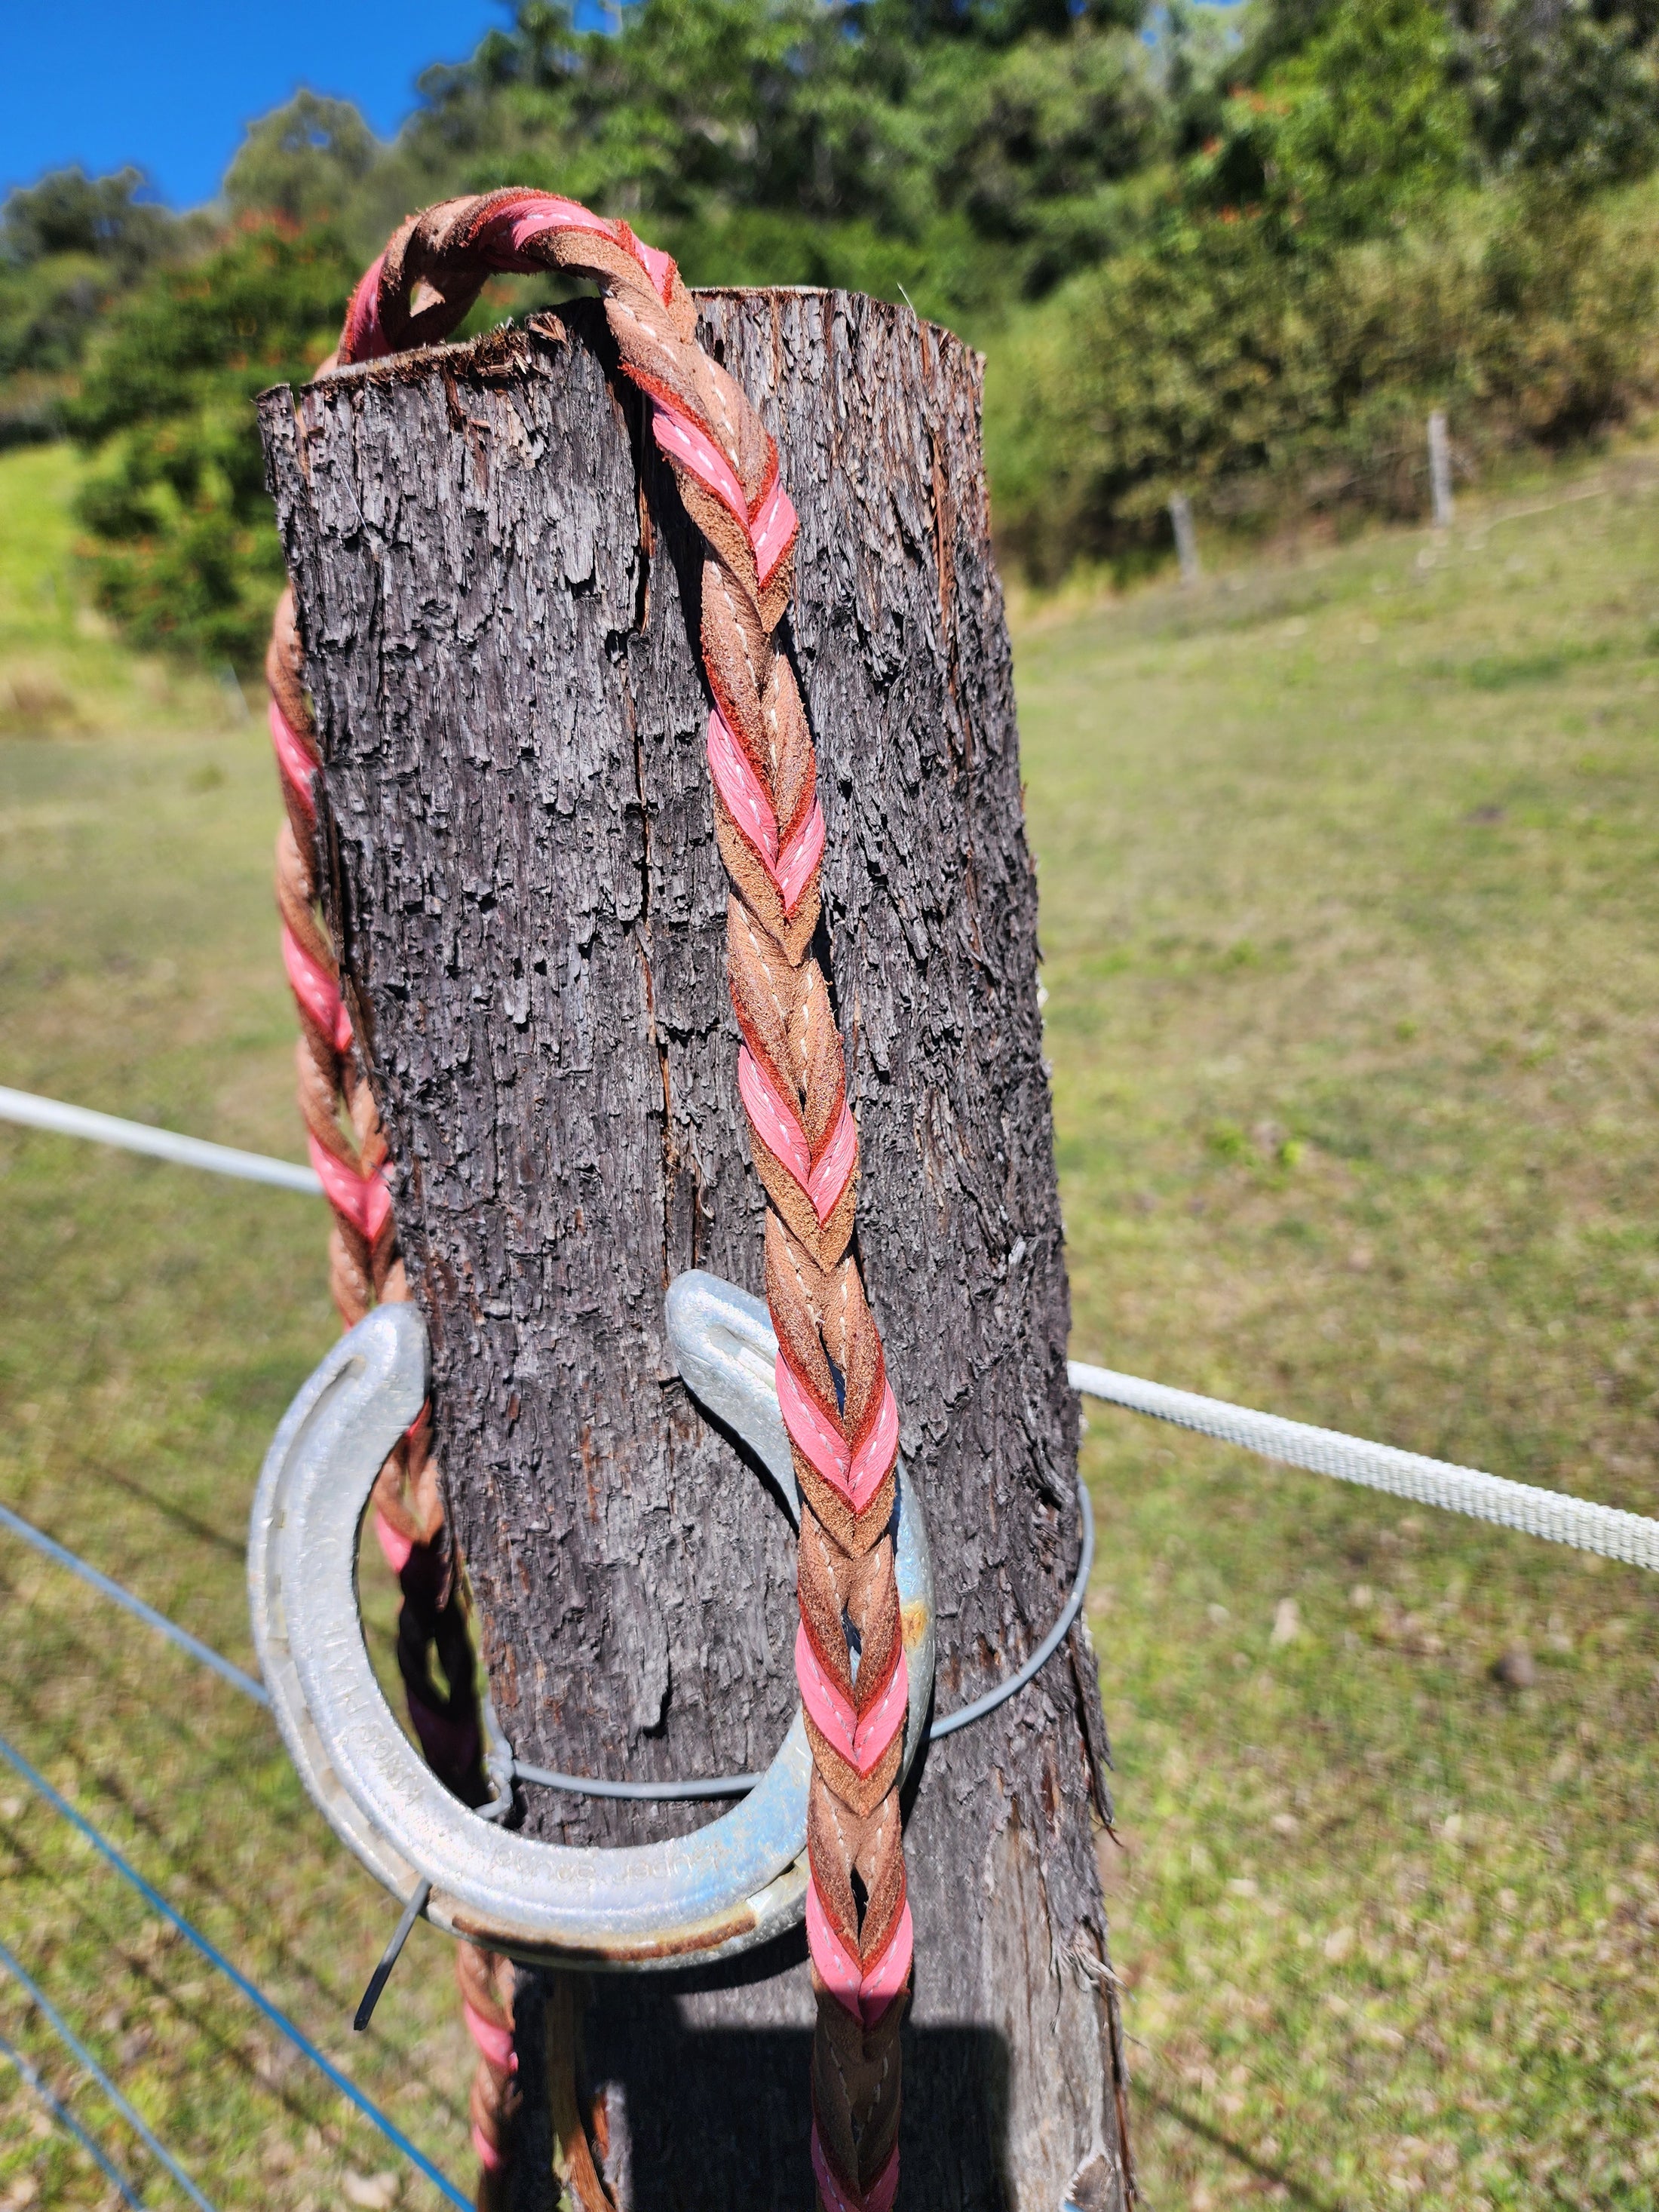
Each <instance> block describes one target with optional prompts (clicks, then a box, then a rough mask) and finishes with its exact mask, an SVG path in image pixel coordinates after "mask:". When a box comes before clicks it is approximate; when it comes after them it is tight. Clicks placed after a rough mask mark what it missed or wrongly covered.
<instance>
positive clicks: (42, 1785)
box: [0, 1736, 473, 2212]
mask: <svg viewBox="0 0 1659 2212" xmlns="http://www.w3.org/2000/svg"><path fill="white" fill-rule="evenodd" d="M0 1758H3V1759H5V1760H6V1762H7V1764H8V1765H9V1766H10V1767H12V1769H13V1770H14V1771H15V1772H16V1773H18V1774H20V1775H21V1777H22V1778H23V1779H24V1781H25V1782H27V1784H28V1785H29V1787H30V1788H31V1789H32V1790H34V1791H35V1793H36V1794H37V1796H41V1797H44V1798H45V1799H46V1802H47V1804H49V1805H50V1806H51V1807H52V1810H53V1811H54V1812H55V1813H57V1814H58V1815H59V1816H60V1818H62V1819H63V1820H67V1821H68V1822H69V1823H70V1826H71V1827H73V1828H74V1829H76V1831H77V1832H79V1833H80V1834H81V1835H82V1836H84V1837H85V1838H86V1839H87V1841H88V1843H89V1844H91V1845H92V1847H93V1849H94V1850H95V1851H96V1852H97V1853H98V1854H99V1856H100V1857H101V1858H102V1859H103V1860H104V1861H105V1862H106V1864H107V1865H109V1866H112V1867H113V1868H114V1869H115V1871H116V1873H117V1874H118V1875H120V1876H121V1878H122V1880H123V1881H126V1882H130V1883H131V1886H132V1887H133V1888H134V1889H136V1890H137V1893H138V1894H139V1896H140V1897H142V1898H143V1900H144V1902H145V1903H146V1904H147V1905H149V1907H150V1909H151V1911H155V1912H159V1913H160V1914H161V1917H162V1918H163V1919H165V1920H167V1921H168V1922H170V1923H171V1924H172V1925H173V1927H174V1928H176V1929H178V1931H179V1934H180V1935H181V1936H184V1937H185V1940H186V1942H190V1943H192V1944H194V1946H195V1947H196V1948H197V1950H198V1951H199V1952H200V1953H201V1954H202V1956H203V1957H204V1959H205V1960H207V1961H208V1963H209V1964H210V1966H216V1967H217V1968H218V1970H219V1972H221V1973H222V1975H223V1976H224V1977H225V1978H226V1980H227V1981H229V1982H233V1983H234V1984H235V1986H236V1987H237V1988H238V1989H239V1990H240V1991H241V1993H242V1995H243V1996H245V1997H246V1999H247V2001H248V2002H249V2003H250V2004H251V2005H252V2006H253V2008H254V2009H255V2010H256V2011H257V2012H258V2013H260V2014H262V2015H264V2018H265V2019H266V2020H268V2021H270V2024H271V2026H272V2027H274V2028H276V2031H277V2032H278V2033H279V2034H281V2035H283V2036H285V2037H286V2038H287V2039H288V2040H289V2042H290V2043H291V2044H292V2045H294V2047H295V2050H296V2051H301V2052H303V2054H304V2055H305V2057H307V2058H308V2059H309V2060H310V2061H311V2063H312V2064H313V2066H314V2067H315V2068H316V2069H317V2070H318V2072H319V2074H322V2075H325V2077H326V2078H327V2080H329V2081H331V2082H332V2083H333V2085H334V2087H336V2088H337V2090H338V2091H339V2092H340V2094H341V2095H342V2096H343V2097H344V2098H346V2099H347V2100H349V2102H350V2103H351V2104H353V2105H355V2106H356V2108H357V2110H358V2111H359V2112H361V2113H362V2116H363V2118H365V2119H366V2120H368V2121H369V2122H370V2123H371V2124H372V2125H374V2127H376V2128H378V2129H379V2130H380V2133H381V2134H382V2135H383V2136H385V2137H386V2141H387V2142H389V2143H391V2144H392V2145H393V2147H394V2148H396V2149H398V2150H399V2151H401V2152H402V2153H403V2154H404V2157H405V2158H406V2159H407V2160H409V2161H410V2165H411V2166H416V2167H417V2168H418V2169H419V2171H420V2172H422V2173H423V2174H424V2175H425V2176H426V2178H427V2179H428V2181H429V2182H430V2183H431V2184H432V2185H433V2187H434V2188H435V2190H437V2191H438V2192H439V2194H440V2195H441V2197H444V2198H445V2200H446V2201H447V2203H451V2204H453V2205H456V2206H458V2207H459V2212H473V2207H472V2200H471V2197H464V2196H462V2194H461V2192H460V2191H459V2189H457V2187H456V2186H455V2185H454V2183H453V2181H451V2180H450V2179H449V2178H448V2176H447V2174H445V2173H443V2172H441V2171H440V2169H439V2168H438V2167H437V2166H435V2165H434V2164H433V2163H432V2160H430V2159H429V2158H428V2156H427V2155H426V2154H425V2152H424V2151H422V2150H419V2149H417V2148H416V2146H415V2144H413V2143H412V2142H410V2140H409V2137H408V2136H406V2135H404V2132H403V2130H402V2129H401V2128H399V2127H398V2125H397V2124H396V2123H395V2122H394V2121H392V2120H391V2119H389V2118H387V2117H386V2114H385V2113H384V2112H382V2111H381V2110H380V2106H378V2105H376V2104H374V2102H373V2100H371V2099H369V2098H368V2097H367V2096H365V2095H364V2093H363V2092H362V2090H361V2089H360V2088H359V2087H357V2085H356V2082H355V2081H352V2080H351V2078H350V2076H349V2075H345V2074H343V2073H342V2072H341V2071H340V2069H339V2068H338V2067H337V2065H336V2064H335V2063H334V2062H333V2060H332V2059H331V2058H329V2057H325V2055H324V2053H323V2052H322V2051H319V2049H318V2048H317V2045H315V2044H314V2043H313V2041H312V2040H311V2038H310V2037H309V2036H308V2035H307V2034H306V2033H305V2032H304V2031H303V2029H301V2028H299V2027H295V2024H294V2022H293V2021H291V2020H290V2019H289V2017H288V2015H287V2014H286V2013H284V2012H283V2011H282V2010H281V2009H280V2008H278V2007H277V2006H276V2005H275V2004H273V2003H272V2002H271V2001H270V1998H269V1997H268V1996H266V1995H265V1993H264V1990H262V1989H260V1988H259V1987H258V1985H257V1984H255V1983H253V1982H251V1981H249V1979H248V1978H247V1976H246V1974H245V1973H243V1972H241V1971H240V1968H239V1967H236V1966H232V1964H231V1962H230V1960H228V1958H226V1956H225V1954H224V1953H223V1952H222V1951H221V1950H220V1949H219V1948H218V1947H217V1946H216V1944H213V1943H210V1942H209V1941H208V1939H207V1937H206V1936H204V1935H203V1933H202V1931H201V1929H199V1928H197V1927H195V1926H193V1925H192V1923H191V1922H190V1921H188V1920H186V1919H185V1916H184V1914H183V1913H182V1912H180V1911H178V1909H177V1908H176V1907H175V1906H173V1905H169V1904H168V1902H167V1899H166V1898H165V1897H163V1896H162V1894H161V1891H160V1890H159V1889H156V1888H155V1887H154V1886H153V1885H152V1884H151V1883H149V1882H147V1881H145V1880H144V1877H143V1875H141V1874H140V1873H139V1872H138V1870H137V1868H136V1867H133V1866H131V1865H129V1863H127V1861H126V1860H125V1858H123V1857H122V1856H121V1854H120V1852H119V1851H118V1850H116V1848H115V1846H114V1844H112V1843H111V1842H110V1841H109V1839H108V1838H107V1837H106V1836H104V1835H102V1834H101V1833H100V1832H99V1830H98V1829H96V1828H94V1826H93V1825H92V1823H91V1821H90V1820H88V1819H87V1818H86V1817H85V1815H84V1814H81V1813H78V1812H77V1811H76V1808H75V1807H74V1806H73V1805H71V1804H70V1802H69V1800H68V1799H67V1798H66V1797H64V1796H60V1795H59V1794H58V1791H57V1790H54V1789H53V1788H52V1784H51V1783H50V1782H48V1781H47V1780H46V1776H45V1775H44V1774H41V1773H40V1772H39V1771H38V1770H37V1769H36V1768H34V1767H33V1766H31V1765H30V1764H29V1762H28V1760H27V1759H25V1758H24V1756H23V1754H22V1753H21V1752H20V1751H18V1750H17V1749H16V1748H15V1747H14V1746H13V1745H12V1744H10V1743H9V1742H8V1741H6V1739H5V1737H4V1736H0Z"/></svg>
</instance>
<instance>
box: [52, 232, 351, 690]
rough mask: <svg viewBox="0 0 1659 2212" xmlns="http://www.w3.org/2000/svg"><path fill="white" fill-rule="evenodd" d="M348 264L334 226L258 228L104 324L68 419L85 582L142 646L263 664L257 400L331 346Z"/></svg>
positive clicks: (265, 596) (263, 528)
mask: <svg viewBox="0 0 1659 2212" xmlns="http://www.w3.org/2000/svg"><path fill="white" fill-rule="evenodd" d="M355 275H356V259H355V257H354V256H353V255H352V254H351V252H349V249H348V248H347V247H346V246H345V245H344V244H343V241H342V240H341V239H340V238H339V236H338V234H337V233H336V232H335V231H333V230H331V229H329V228H321V227H318V228H312V229H309V230H305V231H298V230H295V229H294V228H292V227H289V226H284V225H281V224H278V223H276V222H270V221H258V220H252V221H250V222H249V224H248V225H247V227H246V228H241V229H240V230H238V231H235V232H234V233H233V234H231V235H230V236H229V238H228V239H227V240H225V241H224V242H223V243H222V245H220V246H218V247H216V249H215V251H213V252H211V253H210V254H208V255H207V256H205V257H204V258H202V259H199V260H197V261H196V262H194V263H192V264H190V265H189V266H188V267H185V268H179V269H163V270H159V271H157V272H156V273H155V274H154V275H153V276H151V278H150V279H149V282H147V283H144V284H143V285H142V286H140V287H139V288H138V289H136V290H135V291H134V292H132V293H131V294H130V295H128V296H127V298H126V299H125V300H124V301H122V302H121V303H120V304H119V306H118V307H117V309H116V311H115V313H113V315H112V318H111V319H110V323H109V325H108V327H107V329H106V331H105V332H104V334H103V337H102V339H101V342H100V344H99V346H98V347H97V349H96V350H95V352H94V355H93V357H92V359H91V360H90V362H89V363H88V371H87V374H86V378H85V381H84V385H83V387H82V392H81V393H80V396H79V398H77V399H76V402H75V403H74V404H73V406H72V408H71V410H70V427H71V428H72V430H73V433H74V435H75V436H76V439H77V440H78V441H79V442H80V443H81V444H82V446H83V447H88V449H95V450H96V451H97V452H98V453H99V462H98V465H97V467H96V468H95V470H94V471H93V473H92V474H91V476H90V477H88V482H87V483H86V485H85V487H84V488H83V489H82V494H81V499H80V506H79V513H80V518H81V520H82V522H83V523H84V524H85V526H86V527H87V529H88V532H90V533H91V544H90V547H89V549H88V557H89V561H90V565H91V570H92V575H93V580H94V590H95V592H96V595H97V598H98V600H99V603H100V605H102V606H103V607H104V608H105V609H106V611H108V612H109V613H110V614H111V615H112V616H113V617H114V618H115V620H116V621H117V622H118V623H119V624H120V626H121V628H122V629H123V630H124V631H125V633H126V635H128V636H130V637H131V638H132V639H133V640H134V641H136V642H137V643H139V644H142V645H145V646H149V647H167V648H169V649H172V650H179V651H187V652H191V653H201V654H205V655H207V656H208V657H210V658H212V659H226V658H228V659H231V660H233V661H234V662H235V663H237V665H241V666H246V665H252V663H253V662H254V661H255V660H257V659H258V654H259V653H260V652H261V651H262V649H263V641H264V632H265V630H266V629H267V628H268V626H269V623H270V607H271V602H272V601H273V600H274V599H275V598H276V593H277V592H278V590H279V589H280V588H281V582H282V560H281V555H280V552H279V550H278V547H277V544H276V533H275V532H274V531H273V530H272V529H271V526H270V502H269V501H268V499H267V497H266V495H265V487H264V464H263V461H262V459H261V455H260V451H259V441H258V435H257V431H256V428H255V424H254V420H253V414H252V405H251V402H252V398H253V396H254V394H255V393H256V392H260V391H262V390H263V389H264V387H265V386H268V385H271V384H277V383H281V382H283V381H285V380H295V381H303V380H305V379H306V378H307V377H308V376H309V375H310V374H312V372H313V369H314V368H315V366H316V364H317V362H318V361H319V358H320V357H321V356H323V355H325V354H326V353H327V352H329V351H330V350H331V348H332V347H333V345H334V343H335V341H336V339H337V335H338V331H339V326H340V321H341V318H342V316H343V313H344V309H345V303H346V301H347V299H348V297H349V293H350V289H351V285H352V283H353V281H354V277H355Z"/></svg>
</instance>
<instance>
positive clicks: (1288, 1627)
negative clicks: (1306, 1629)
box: [1268, 1597, 1302, 1650]
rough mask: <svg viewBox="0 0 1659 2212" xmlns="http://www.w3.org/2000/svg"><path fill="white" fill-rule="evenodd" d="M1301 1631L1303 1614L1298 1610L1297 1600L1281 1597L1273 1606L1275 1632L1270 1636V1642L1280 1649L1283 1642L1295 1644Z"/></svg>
mask: <svg viewBox="0 0 1659 2212" xmlns="http://www.w3.org/2000/svg"><path fill="white" fill-rule="evenodd" d="M1301 1633H1302V1615H1301V1614H1300V1613H1298V1612H1297V1605H1296V1600H1295V1599H1294V1598H1293V1597H1282V1598H1280V1599H1279V1603H1278V1604H1277V1605H1276V1606H1275V1607H1273V1634H1272V1636H1271V1637H1270V1638H1268V1641H1269V1643H1271V1644H1272V1645H1273V1649H1274V1650H1279V1647H1280V1646H1281V1645H1282V1644H1294V1643H1295V1641H1296V1639H1297V1637H1298V1636H1300V1635H1301Z"/></svg>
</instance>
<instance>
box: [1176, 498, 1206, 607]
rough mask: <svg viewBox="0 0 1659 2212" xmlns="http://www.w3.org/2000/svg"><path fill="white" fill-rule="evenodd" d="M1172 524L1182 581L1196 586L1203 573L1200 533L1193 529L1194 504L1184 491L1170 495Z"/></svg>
mask: <svg viewBox="0 0 1659 2212" xmlns="http://www.w3.org/2000/svg"><path fill="white" fill-rule="evenodd" d="M1170 526H1171V527H1172V528H1173V529H1174V531H1175V542H1176V560H1177V561H1178V562H1180V563H1181V580H1182V583H1183V584H1195V583H1196V582H1197V581H1198V580H1199V577H1200V575H1201V574H1202V573H1203V571H1202V570H1201V569H1200V567H1199V565H1198V532H1197V531H1196V530H1194V527H1193V503H1192V501H1191V500H1189V499H1188V496H1187V495H1186V493H1185V492H1184V491H1176V492H1171V493H1170Z"/></svg>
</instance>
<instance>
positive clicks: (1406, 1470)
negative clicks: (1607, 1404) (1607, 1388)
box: [1071, 1359, 1659, 1573]
mask: <svg viewBox="0 0 1659 2212" xmlns="http://www.w3.org/2000/svg"><path fill="white" fill-rule="evenodd" d="M1071 1378H1072V1387H1073V1389H1074V1390H1079V1391H1081V1392H1082V1393H1083V1394H1084V1395H1085V1397H1090V1398H1098V1399H1101V1400H1102V1401H1104V1402H1105V1403H1106V1404H1107V1405H1110V1406H1120V1407H1124V1408H1125V1409H1126V1410H1127V1411H1128V1412H1130V1413H1146V1414H1148V1415H1150V1416H1151V1418H1152V1419H1153V1420H1155V1421H1170V1422H1172V1423H1174V1425H1176V1427H1177V1428H1182V1429H1193V1430H1196V1431H1198V1433H1199V1434H1200V1436H1206V1437H1217V1438H1218V1440H1219V1441H1220V1442H1222V1443H1230V1444H1237V1445H1239V1446H1241V1447H1242V1448H1243V1449H1244V1450H1245V1451H1250V1452H1255V1453H1256V1454H1258V1455H1259V1456H1260V1457H1261V1458H1262V1459H1272V1460H1279V1461H1281V1462H1284V1463H1285V1465H1286V1466H1289V1467H1304V1468H1310V1469H1311V1470H1312V1472H1313V1473H1314V1474H1328V1475H1331V1476H1333V1477H1334V1479H1335V1480H1337V1481H1339V1482H1355V1483H1358V1484H1360V1485H1361V1486H1363V1487H1364V1489H1367V1490H1383V1491H1387V1492H1389V1494H1390V1495H1391V1496H1393V1497H1395V1498H1410V1499H1411V1501H1412V1502H1413V1504H1416V1505H1437V1506H1438V1507H1439V1508H1440V1509H1441V1510H1442V1511H1443V1512H1445V1513H1464V1514H1468V1516H1470V1517H1471V1518H1473V1519H1474V1520H1476V1521H1490V1522H1492V1524H1493V1525H1494V1526H1495V1527H1497V1528H1516V1529H1519V1530H1520V1531H1522V1533H1523V1534H1526V1535H1528V1536H1537V1537H1540V1538H1541V1539H1542V1541H1544V1542H1545V1543H1547V1544H1567V1545H1570V1546H1571V1547H1572V1548H1573V1549H1574V1550H1575V1551H1579V1552H1598V1553H1600V1554H1601V1557H1602V1558H1603V1559H1619V1560H1621V1561H1622V1562H1623V1563H1624V1565H1626V1566H1630V1567H1645V1568H1647V1569H1648V1571H1650V1573H1652V1572H1659V1521H1650V1520H1649V1519H1648V1518H1647V1516H1645V1515H1644V1514H1641V1513H1625V1512H1621V1511H1620V1509H1619V1508H1618V1507H1617V1506H1613V1505H1598V1504H1595V1501H1594V1499H1592V1498H1571V1497H1569V1496H1568V1495H1567V1493H1566V1492H1565V1491H1559V1490H1542V1489H1540V1488H1539V1487H1538V1486H1536V1485H1535V1484H1534V1483H1530V1482H1511V1481H1510V1480H1508V1478H1507V1477H1505V1476H1504V1475H1500V1474H1482V1473H1481V1472H1480V1469H1479V1468H1473V1467H1458V1466H1456V1465H1455V1464H1454V1462H1452V1461H1450V1460H1445V1459H1427V1458H1425V1457H1424V1455H1422V1454H1421V1453H1420V1452H1408V1451H1397V1450H1396V1449H1395V1447H1394V1446H1393V1445H1392V1444H1374V1443H1367V1442H1366V1441H1365V1440H1364V1437H1345V1436H1343V1435H1342V1434H1341V1433H1340V1431H1338V1430H1336V1429H1316V1428H1313V1427H1310V1425H1308V1424H1307V1423H1306V1422H1305V1421H1287V1420H1284V1419H1281V1418H1280V1417H1279V1414H1277V1413H1252V1412H1251V1411H1250V1410H1249V1407H1245V1406H1233V1405H1230V1404H1229V1403H1228V1402H1227V1401H1226V1400H1225V1399H1224V1398H1202V1397H1200V1396H1199V1395H1198V1394H1197V1392H1195V1391H1193V1390H1174V1389H1170V1386H1169V1385H1168V1384H1167V1383H1145V1382H1142V1381H1141V1380H1140V1378H1139V1376H1134V1375H1119V1374H1117V1373H1115V1371H1114V1370H1112V1369H1111V1368H1109V1367H1091V1366H1087V1365H1085V1363H1084V1362H1083V1361H1081V1360H1079V1359H1074V1360H1073V1362H1072V1363H1071Z"/></svg>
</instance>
